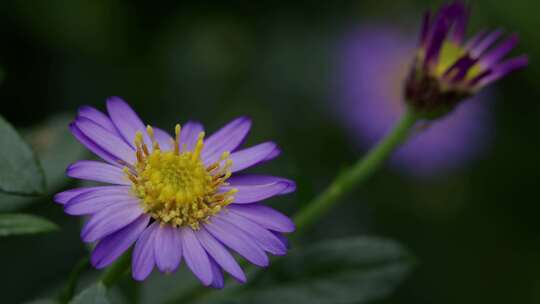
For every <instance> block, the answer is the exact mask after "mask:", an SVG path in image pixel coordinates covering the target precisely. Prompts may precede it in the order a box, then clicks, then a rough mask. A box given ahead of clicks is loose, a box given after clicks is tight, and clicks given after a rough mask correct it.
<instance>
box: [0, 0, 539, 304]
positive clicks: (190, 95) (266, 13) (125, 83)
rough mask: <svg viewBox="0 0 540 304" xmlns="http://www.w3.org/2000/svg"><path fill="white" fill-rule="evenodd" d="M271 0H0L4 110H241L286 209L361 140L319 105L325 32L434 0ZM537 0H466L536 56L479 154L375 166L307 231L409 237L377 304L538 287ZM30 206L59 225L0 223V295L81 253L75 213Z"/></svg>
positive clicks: (148, 113) (157, 113)
mask: <svg viewBox="0 0 540 304" xmlns="http://www.w3.org/2000/svg"><path fill="white" fill-rule="evenodd" d="M157 2H159V3H157ZM216 2H217V1H216ZM276 2H277V1H246V2H241V1H226V3H225V1H223V2H220V3H212V4H211V2H210V1H208V2H207V3H204V4H202V3H198V4H195V3H196V1H189V2H186V3H183V2H181V1H156V2H152V1H120V0H112V1H111V0H86V1H67V0H66V1H61V0H53V1H26V0H21V1H1V2H0V41H1V44H0V67H1V70H2V73H1V75H3V76H1V77H2V78H3V81H2V82H1V83H0V114H1V115H3V116H5V117H6V119H8V120H9V121H11V122H12V123H13V124H14V125H16V126H17V127H20V128H21V129H26V128H30V127H35V126H36V125H38V124H40V123H42V122H43V121H44V120H45V119H46V118H47V117H49V116H51V115H53V114H57V113H65V112H67V113H71V114H73V113H75V111H76V109H77V107H79V106H80V105H84V104H91V105H94V106H97V107H99V108H101V109H103V107H104V100H105V98H106V97H107V96H110V95H118V96H122V97H124V98H125V99H126V100H128V101H129V102H130V103H131V104H132V105H133V106H134V107H135V108H136V109H137V111H138V112H139V113H140V115H141V116H142V117H143V118H144V119H145V120H146V121H148V122H152V123H153V124H156V125H159V126H161V127H162V128H166V129H171V130H172V127H173V126H174V124H175V123H176V122H184V121H186V120H188V119H198V120H201V121H202V122H204V123H205V125H206V126H207V129H208V130H215V129H216V128H218V127H219V126H220V125H222V124H224V123H225V122H227V121H228V120H230V119H232V118H233V117H235V116H238V115H244V114H245V115H248V116H251V117H252V118H253V120H254V127H253V131H252V133H251V134H252V135H251V137H250V140H249V142H248V143H256V142H260V141H263V140H266V139H274V140H276V141H277V142H278V143H279V144H280V145H281V146H282V148H283V154H282V156H281V157H280V158H279V159H278V160H276V161H274V162H273V163H271V164H268V165H265V166H264V168H261V169H258V171H261V172H262V171H264V172H271V173H272V174H279V175H284V176H288V177H290V178H293V179H295V180H296V181H297V182H298V186H299V187H298V192H297V193H296V194H295V195H293V196H290V197H287V198H280V199H274V200H272V201H271V203H272V204H273V205H274V206H276V207H277V208H278V209H281V210H282V211H284V212H286V213H288V214H293V213H294V211H295V210H297V209H299V208H300V207H302V206H303V205H304V204H306V203H307V202H308V200H309V199H310V198H311V197H313V196H314V195H315V194H316V193H318V192H319V191H320V190H321V189H322V187H324V186H325V185H327V184H328V182H329V181H330V180H331V179H332V178H333V177H334V176H335V175H336V174H337V173H338V172H339V171H340V170H341V169H342V168H344V167H346V166H347V165H349V164H351V163H352V162H353V161H354V160H355V159H357V158H358V157H359V156H360V155H361V153H363V151H357V150H356V149H355V148H354V145H353V144H352V140H351V139H349V138H347V136H346V132H345V130H344V129H343V128H342V124H340V123H339V122H338V121H336V118H335V116H334V115H332V114H331V113H332V111H330V110H329V109H330V108H331V107H333V101H332V97H331V85H332V80H333V74H332V73H333V64H334V63H335V61H336V60H335V59H336V58H335V56H334V55H335V53H333V51H334V50H335V45H336V42H337V41H338V40H339V38H340V37H341V35H343V34H344V33H345V32H346V31H347V29H350V28H352V27H354V26H357V25H359V24H369V23H370V22H377V23H382V24H384V23H385V22H392V23H393V24H397V25H400V26H403V27H409V28H410V31H411V32H415V31H416V27H417V26H419V23H420V22H419V20H420V16H421V13H422V11H423V10H424V9H426V8H428V7H431V8H434V7H436V5H437V4H439V3H440V2H437V3H432V2H431V1H392V0H378V1H371V0H370V1H360V0H358V1H321V2H317V1H288V2H283V4H278V3H276ZM539 10H540V2H537V1H533V0H514V1H498V0H491V1H488V0H485V1H474V3H473V15H472V16H473V21H472V29H473V30H478V29H481V28H486V27H487V28H490V27H499V26H500V27H503V28H505V29H508V30H511V31H515V32H517V33H519V35H520V37H521V38H522V41H521V42H520V45H519V48H518V51H517V52H516V53H522V52H526V53H528V54H529V56H530V61H531V64H530V66H529V67H528V68H527V69H526V70H524V71H520V72H519V73H516V74H514V75H512V76H511V77H509V78H508V79H505V80H504V81H502V82H501V83H499V84H497V85H496V90H495V91H496V92H495V93H496V94H495V98H496V102H494V103H493V105H494V107H495V113H496V130H494V134H495V139H494V144H493V146H492V149H491V150H490V151H488V152H487V153H486V154H485V155H484V157H483V158H482V159H480V160H479V161H477V162H476V163H474V164H473V165H471V166H470V167H468V168H467V169H465V170H462V171H460V172H456V173H453V174H451V175H446V176H440V177H437V178H433V179H432V180H415V179H411V178H408V177H407V176H403V175H399V174H397V173H396V172H395V171H392V170H391V169H390V168H386V169H383V170H381V172H379V173H377V174H376V176H375V177H374V178H372V179H371V180H370V181H369V182H368V183H367V184H365V185H363V187H362V188H360V189H358V191H356V193H354V195H351V196H349V197H348V198H346V200H345V201H344V202H343V203H342V204H341V205H339V207H338V208H336V209H335V210H333V211H332V212H331V213H330V214H328V216H327V217H326V218H325V219H323V220H322V221H320V223H319V224H318V225H317V227H316V229H315V233H312V234H310V235H309V237H307V238H305V239H304V241H305V242H316V241H317V240H321V239H328V238H333V237H337V236H350V235H357V234H361V235H366V234H368V235H377V236H386V237H390V238H394V239H397V240H399V241H400V242H402V243H403V244H405V245H406V246H407V247H408V248H410V249H411V250H412V252H413V253H415V254H416V256H417V258H418V261H419V264H418V265H417V268H416V269H415V271H414V272H413V273H412V275H411V276H410V277H409V278H408V280H407V281H406V282H405V283H404V284H403V285H402V286H401V288H400V289H399V290H398V292H397V293H396V294H395V295H394V296H393V298H392V299H389V300H388V303H414V304H423V303H438V304H445V303H475V304H476V303H492V304H495V303H505V304H506V303H539V302H540V278H539V276H538V273H539V272H540V262H539V257H540V221H538V220H537V217H538V212H539V211H540V207H539V206H538V194H537V193H538V188H539V177H540V153H538V151H539V150H538V148H539V144H540V136H539V134H538V131H539V130H540V128H539V127H538V122H539V118H538V117H539V114H540V113H539V111H540V89H539V87H538V85H537V83H538V76H539V73H538V72H539V68H538V66H537V65H536V57H537V55H538V54H540V39H539V37H538V33H537V31H538V29H539V28H540V18H538V11H539ZM411 39H416V37H414V36H413V37H411ZM333 56H334V57H333ZM66 128H67V126H66ZM1 148H2V149H6V148H9V147H1ZM66 181H67V180H66ZM23 211H27V212H31V213H34V214H41V215H44V216H47V217H49V218H51V219H53V220H54V221H55V222H56V223H58V224H59V225H60V226H61V228H62V230H61V231H60V232H58V233H53V234H48V235H43V236H27V237H17V238H15V237H13V238H4V239H1V240H0V274H1V275H0V291H1V297H2V300H1V302H2V303H20V302H23V301H26V300H30V299H33V298H36V297H38V296H39V295H43V294H48V293H51V292H53V290H54V289H55V288H56V287H57V286H58V285H59V284H60V283H61V282H62V280H63V279H64V278H65V277H66V275H67V273H68V272H69V270H70V268H71V267H72V266H73V265H74V264H75V263H76V261H77V260H78V259H79V257H81V256H83V255H84V254H85V248H84V246H83V244H82V243H81V242H80V241H79V239H78V233H79V220H78V219H77V218H72V217H69V216H67V215H64V214H63V212H62V208H61V207H59V206H58V205H56V204H54V203H52V201H51V200H50V198H47V199H46V200H43V201H39V202H36V203H34V204H32V205H30V206H28V207H27V208H25V210H23ZM182 268H184V267H182ZM182 271H185V270H182ZM157 276H158V277H159V276H160V275H157ZM156 284H157V283H156ZM384 303H386V302H384Z"/></svg>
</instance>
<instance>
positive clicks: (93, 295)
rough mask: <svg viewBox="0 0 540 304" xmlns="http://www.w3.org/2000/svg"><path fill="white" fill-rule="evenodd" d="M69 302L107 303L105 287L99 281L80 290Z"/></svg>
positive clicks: (72, 303)
mask: <svg viewBox="0 0 540 304" xmlns="http://www.w3.org/2000/svg"><path fill="white" fill-rule="evenodd" d="M69 303H70V304H109V303H111V302H110V301H109V299H108V298H107V289H106V288H105V286H104V285H103V284H102V283H101V282H99V283H96V284H94V285H92V286H90V287H88V288H86V289H85V290H83V291H81V293H79V294H78V295H77V296H76V297H75V298H74V299H73V300H71V302H69Z"/></svg>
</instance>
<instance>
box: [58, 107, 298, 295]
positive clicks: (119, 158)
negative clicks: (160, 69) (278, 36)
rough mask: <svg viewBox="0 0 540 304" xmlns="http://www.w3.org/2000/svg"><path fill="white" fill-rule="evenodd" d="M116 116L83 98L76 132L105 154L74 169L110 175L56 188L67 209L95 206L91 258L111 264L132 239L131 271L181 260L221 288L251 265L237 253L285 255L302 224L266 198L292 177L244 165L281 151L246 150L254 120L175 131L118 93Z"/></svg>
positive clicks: (139, 274) (167, 267)
mask: <svg viewBox="0 0 540 304" xmlns="http://www.w3.org/2000/svg"><path fill="white" fill-rule="evenodd" d="M107 111H108V115H105V114H104V113H102V112H100V111H98V110H96V109H94V108H91V107H81V108H80V109H79V115H78V116H77V117H76V118H75V120H74V121H73V122H72V123H71V125H70V129H71V132H72V133H73V135H74V136H75V137H76V138H77V139H78V140H79V141H80V142H81V143H82V144H83V145H85V146H86V147H87V148H88V149H89V150H91V151H92V152H94V154H96V155H97V156H99V157H100V158H102V159H103V160H104V162H102V161H85V160H83V161H78V162H76V163H74V164H72V165H71V166H69V167H68V169H67V175H68V176H70V177H72V178H77V179H83V180H91V181H97V182H101V183H106V184H111V185H106V186H97V187H89V188H76V189H71V190H67V191H64V192H61V193H58V194H57V195H56V196H55V201H56V202H57V203H59V204H62V205H63V206H64V210H65V212H66V213H68V214H70V215H75V216H84V215H89V216H90V219H89V220H88V222H86V224H85V226H84V228H83V229H82V232H81V237H82V239H83V241H84V242H89V243H94V242H97V245H96V246H95V248H94V250H93V252H92V256H91V262H92V264H93V265H94V267H96V268H103V267H106V266H108V265H110V264H111V263H112V262H114V260H116V259H117V258H118V257H119V256H120V255H122V253H124V252H125V251H126V250H128V249H129V248H130V247H131V246H132V245H133V244H135V245H134V249H133V258H132V268H131V269H132V276H133V278H134V279H136V280H144V279H145V278H146V277H147V276H148V275H149V274H150V273H151V272H152V269H153V268H154V266H157V268H158V269H159V270H161V271H162V272H167V273H169V272H174V271H175V270H176V269H177V268H178V266H179V264H180V262H181V260H182V259H184V260H185V262H186V264H187V266H188V267H189V268H190V269H191V271H192V272H193V273H194V274H195V276H197V278H198V279H199V280H200V281H201V282H202V283H203V284H204V285H206V286H212V287H215V288H221V287H223V274H222V271H223V270H225V271H227V272H228V273H230V274H231V275H232V276H233V277H234V278H235V279H237V280H238V281H240V282H244V281H245V280H246V277H245V274H244V272H243V271H242V269H241V268H240V266H239V265H238V263H237V262H236V260H235V258H234V257H233V256H232V255H231V254H230V253H229V250H228V249H227V247H228V248H230V249H231V250H234V251H236V252H237V253H238V254H239V255H241V256H243V257H244V258H246V259H247V260H248V261H250V262H251V263H253V264H255V265H258V266H262V267H264V266H267V265H268V263H269V260H268V257H267V254H266V252H268V253H271V254H274V255H284V254H285V253H286V251H287V244H286V240H285V238H284V236H283V234H284V233H289V232H292V231H293V230H294V224H293V223H292V221H291V220H290V219H289V218H288V217H287V216H285V215H283V214H281V213H279V212H278V211H276V210H274V209H271V208H269V207H266V206H264V205H262V204H259V203H258V202H260V201H262V200H265V199H267V198H270V197H272V196H275V195H283V194H287V193H290V192H292V191H294V190H295V183H294V182H293V181H291V180H288V179H285V178H281V177H273V176H266V175H248V174H246V175H238V172H240V171H242V170H244V169H246V168H248V167H252V166H254V165H256V164H258V163H260V162H264V161H268V160H270V159H273V158H275V157H277V156H278V155H279V153H280V150H279V148H278V147H277V145H276V144H274V143H272V142H266V143H262V144H259V145H256V146H253V147H250V148H246V149H241V150H238V147H240V145H241V144H242V142H243V141H244V139H245V137H246V136H247V134H248V132H249V130H250V128H251V121H250V120H249V119H247V118H245V117H241V118H238V119H235V120H233V121H232V122H230V123H229V124H227V125H226V126H224V127H223V128H221V129H220V130H218V131H217V132H215V133H214V134H213V135H211V136H210V137H208V139H204V129H203V126H202V125H201V124H200V123H197V122H188V123H186V124H185V125H184V126H183V127H182V128H180V125H177V126H176V129H175V136H174V137H171V136H170V135H169V134H168V133H167V132H165V131H163V130H160V129H158V128H154V127H150V126H147V127H145V125H144V124H143V122H142V121H141V120H140V119H139V116H138V115H137V114H136V113H135V111H133V109H131V107H130V106H129V105H128V104H127V103H125V102H124V101H123V100H121V99H120V98H118V97H111V98H109V100H107Z"/></svg>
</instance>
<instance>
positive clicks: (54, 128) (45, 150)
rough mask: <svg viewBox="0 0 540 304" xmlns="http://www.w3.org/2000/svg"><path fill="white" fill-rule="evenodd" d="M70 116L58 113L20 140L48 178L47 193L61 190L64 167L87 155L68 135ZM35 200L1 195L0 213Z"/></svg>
mask: <svg viewBox="0 0 540 304" xmlns="http://www.w3.org/2000/svg"><path fill="white" fill-rule="evenodd" d="M71 119H72V115H68V114H60V115H56V116H53V117H51V118H49V119H47V120H46V121H45V122H44V123H42V124H40V125H39V126H37V127H36V128H32V129H31V130H28V131H27V132H22V134H23V137H24V138H25V139H26V140H27V141H28V143H29V144H30V146H31V147H32V148H33V149H34V151H35V152H36V154H37V156H38V158H39V160H40V163H41V164H42V167H43V170H44V171H45V177H46V179H47V190H46V192H47V193H53V192H55V191H58V190H59V189H61V188H62V187H63V186H64V185H65V184H66V183H67V182H68V181H69V179H68V178H67V177H66V174H65V170H66V167H67V166H68V165H69V164H71V163H73V162H75V161H76V160H78V159H81V158H83V157H85V156H86V155H87V151H86V150H85V149H84V147H83V146H82V145H81V144H79V143H78V142H77V141H76V140H75V139H74V138H73V136H72V135H71V133H70V132H69V129H68V124H69V122H70V121H71ZM35 201H36V198H34V197H27V196H26V197H25V196H17V195H10V194H5V193H1V192H0V212H12V211H15V210H19V209H21V208H23V207H26V206H27V205H29V204H31V203H32V202H35Z"/></svg>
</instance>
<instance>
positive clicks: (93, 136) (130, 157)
mask: <svg viewBox="0 0 540 304" xmlns="http://www.w3.org/2000/svg"><path fill="white" fill-rule="evenodd" d="M75 126H77V128H79V130H81V132H82V133H83V134H84V135H85V136H86V137H88V139H90V140H91V141H92V142H94V143H95V144H96V145H97V146H98V147H99V148H101V149H102V150H103V151H105V152H107V153H109V154H110V155H112V156H113V157H114V158H115V159H116V160H119V159H120V160H123V161H125V162H126V163H128V164H134V163H135V151H134V150H133V149H132V148H131V147H130V146H129V145H128V144H126V143H125V142H124V140H122V138H120V137H119V136H117V135H115V134H113V133H111V132H109V131H107V130H105V129H104V128H103V127H101V126H100V125H98V124H96V123H95V122H93V121H92V120H90V119H88V118H84V117H78V118H77V120H76V121H75Z"/></svg>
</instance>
